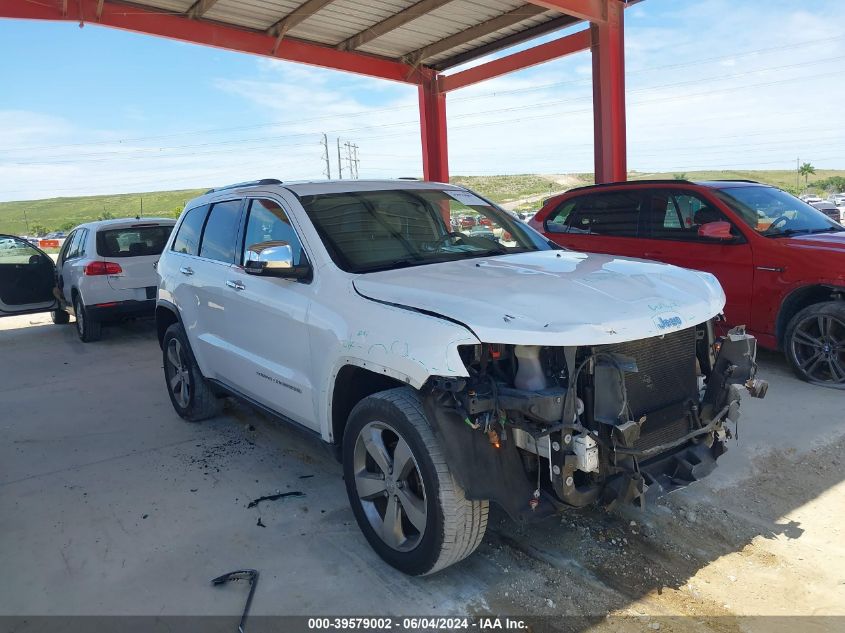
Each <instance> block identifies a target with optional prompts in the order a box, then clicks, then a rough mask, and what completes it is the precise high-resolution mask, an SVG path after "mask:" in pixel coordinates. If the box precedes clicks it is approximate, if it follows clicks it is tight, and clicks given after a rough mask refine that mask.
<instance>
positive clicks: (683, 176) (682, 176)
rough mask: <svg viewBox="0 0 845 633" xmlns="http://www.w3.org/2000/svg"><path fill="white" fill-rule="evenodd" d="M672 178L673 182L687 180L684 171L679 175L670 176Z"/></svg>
mask: <svg viewBox="0 0 845 633" xmlns="http://www.w3.org/2000/svg"><path fill="white" fill-rule="evenodd" d="M672 176H673V177H674V178H675V180H686V179H687V173H686V172H685V171H684V172H681V173H680V174H672Z"/></svg>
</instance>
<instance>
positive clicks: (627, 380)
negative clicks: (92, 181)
mask: <svg viewBox="0 0 845 633" xmlns="http://www.w3.org/2000/svg"><path fill="white" fill-rule="evenodd" d="M460 352H461V356H462V358H463V360H464V363H465V365H466V367H467V369H468V372H469V377H468V378H453V377H448V378H447V377H442V378H441V377H434V378H432V379H430V380H429V382H428V383H427V385H426V388H425V391H424V395H425V398H424V403H425V407H426V413H427V414H428V418H429V420H431V422H432V424H433V426H434V429H435V432H437V433H438V434H440V435H441V436H442V442H441V443H442V445H443V447H444V450H445V452H446V458H447V461H448V462H449V465H450V467H451V469H452V471H453V473H454V474H455V477H456V478H457V479H458V481H459V483H460V484H461V486H462V487H463V488H464V489H465V491H466V494H467V497H468V498H470V499H489V500H491V501H495V502H497V503H498V504H499V505H500V506H502V507H503V508H504V509H505V510H506V511H507V512H508V514H510V515H511V516H512V517H513V518H515V519H518V520H528V519H533V518H539V517H543V516H547V515H548V514H551V513H553V512H555V511H557V510H559V509H561V508H563V507H565V506H584V505H587V504H589V503H593V502H597V501H598V502H602V503H605V504H608V505H612V504H614V503H618V502H638V503H640V504H643V503H644V502H645V500H646V499H648V498H650V497H655V496H659V495H661V494H664V493H667V492H670V491H672V490H675V489H677V488H679V487H682V486H686V485H687V484H689V483H691V482H693V481H696V480H698V479H701V478H702V477H705V476H706V475H708V474H709V473H710V472H711V471H712V470H713V468H714V467H715V465H716V459H718V457H719V456H720V455H722V454H723V453H724V452H725V451H726V450H727V440H728V439H729V438H730V437H732V435H733V434H735V432H736V425H737V422H738V420H739V401H740V390H741V388H745V389H746V390H747V391H748V392H749V393H750V394H751V395H752V396H755V397H763V396H764V395H765V393H766V389H767V384H766V383H765V382H764V381H761V380H758V379H756V378H755V374H756V360H755V359H756V352H757V341H756V339H755V338H754V337H753V336H751V335H749V334H747V333H746V332H745V330H744V328H742V327H739V328H735V329H733V330H731V331H730V332H729V333H728V335H727V336H726V337H725V338H723V339H720V340H717V339H716V337H715V336H714V330H713V323H712V321H708V322H706V323H702V324H700V325H698V326H696V327H691V328H688V329H685V330H681V331H677V332H673V333H670V334H666V335H663V336H660V337H653V338H647V339H642V340H637V341H631V342H626V343H617V344H610V345H596V346H583V347H542V346H528V345H495V344H481V345H475V346H463V347H461V348H460ZM731 427H733V430H732V428H731Z"/></svg>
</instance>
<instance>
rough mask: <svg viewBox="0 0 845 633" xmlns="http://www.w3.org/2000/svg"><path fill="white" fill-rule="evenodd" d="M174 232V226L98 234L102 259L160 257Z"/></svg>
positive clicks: (106, 231)
mask: <svg viewBox="0 0 845 633" xmlns="http://www.w3.org/2000/svg"><path fill="white" fill-rule="evenodd" d="M172 230H173V227H172V226H167V225H156V226H138V227H125V228H120V229H106V230H103V231H98V232H97V254H98V255H99V256H100V257H109V258H115V257H144V256H148V255H160V254H161V252H162V251H163V250H164V245H165V244H166V243H167V238H169V237H170V233H171V231H172Z"/></svg>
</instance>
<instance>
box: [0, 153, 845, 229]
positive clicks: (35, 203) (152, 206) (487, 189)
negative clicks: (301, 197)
mask: <svg viewBox="0 0 845 633" xmlns="http://www.w3.org/2000/svg"><path fill="white" fill-rule="evenodd" d="M834 176H838V177H842V178H845V170H841V169H840V170H831V169H820V170H818V171H817V172H816V174H815V175H813V176H810V180H809V185H810V189H812V188H813V183H814V182H818V181H820V180H824V179H827V178H830V177H834ZM628 177H629V179H630V180H643V179H651V178H669V179H671V178H681V177H683V178H686V179H687V180H718V179H747V180H757V181H759V182H764V183H768V184H771V185H775V186H776V187H781V188H783V189H786V190H788V191H792V192H793V193H794V192H797V191H799V190H800V189H801V188H803V184H804V179H803V178H801V180H800V185H799V186H798V187H796V178H795V172H794V171H791V170H779V171H778V170H773V171H690V172H684V173H678V172H676V173H672V172H660V173H643V172H631V173H630V174H629V176H628ZM451 180H452V182H453V183H455V184H460V185H463V186H465V187H469V188H470V189H473V190H475V191H477V192H478V193H480V194H482V195H484V196H486V197H488V198H490V199H491V200H494V201H495V202H498V203H502V204H504V203H507V207H508V208H519V209H536V208H539V206H540V204H541V203H542V199H543V198H544V197H546V196H548V195H551V194H553V193H557V192H560V191H565V190H567V189H570V188H572V187H577V186H581V185H588V184H592V182H593V175H592V174H513V175H501V176H453V177H452V179H451ZM204 191H206V189H181V190H178V191H153V192H143V193H125V194H115V195H107V196H84V197H77V198H49V199H46V200H23V201H16V202H0V233H11V234H18V235H22V234H25V233H27V222H28V223H29V227H30V230H32V227H34V226H41V227H44V228H46V229H47V230H48V231H56V230H61V229H63V228H67V227H71V226H75V225H77V224H79V223H81V222H87V221H90V220H96V219H97V218H98V217H100V216H102V215H103V214H107V215H111V216H113V217H121V216H124V217H125V216H134V215H136V214H138V213H141V200H142V199H143V213H144V215H146V216H151V215H163V216H171V217H175V216H176V215H178V213H179V211H181V209H182V207H183V206H184V204H185V202H187V201H188V200H190V199H191V198H194V197H196V196H198V195H200V194H201V193H203V192H204Z"/></svg>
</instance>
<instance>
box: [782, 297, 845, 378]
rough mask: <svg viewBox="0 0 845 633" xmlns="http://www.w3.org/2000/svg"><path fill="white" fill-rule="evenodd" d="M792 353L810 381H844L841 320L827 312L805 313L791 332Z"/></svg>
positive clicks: (844, 340)
mask: <svg viewBox="0 0 845 633" xmlns="http://www.w3.org/2000/svg"><path fill="white" fill-rule="evenodd" d="M791 345H792V353H793V356H794V358H795V360H796V361H797V363H798V366H799V367H800V368H801V370H802V371H803V372H804V373H805V374H806V375H807V377H808V378H810V380H813V381H817V382H826V383H833V384H845V323H843V321H842V320H841V319H839V318H837V317H836V316H832V315H830V314H817V315H811V316H808V317H807V318H806V319H804V320H803V321H801V322H800V323H798V325H797V326H796V328H795V332H794V334H793V335H792V341H791Z"/></svg>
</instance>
